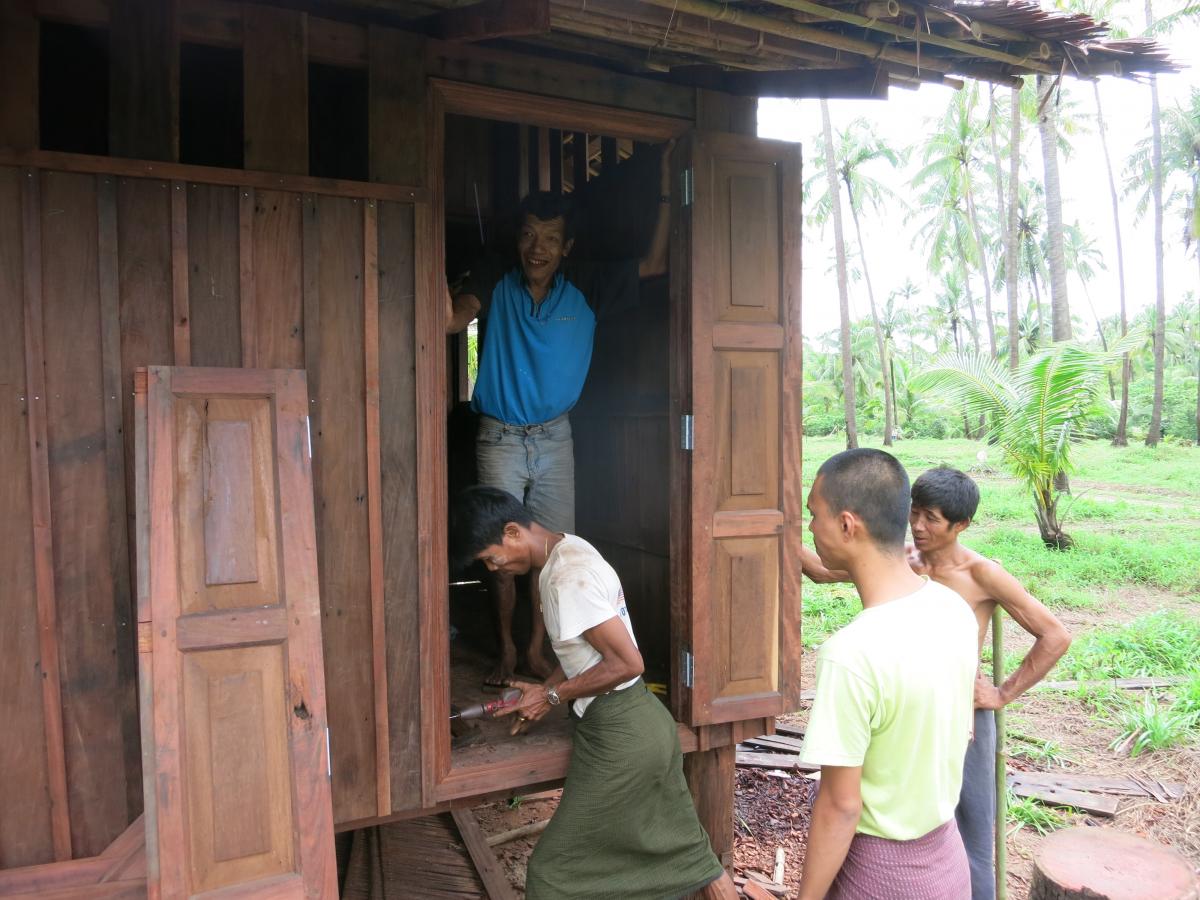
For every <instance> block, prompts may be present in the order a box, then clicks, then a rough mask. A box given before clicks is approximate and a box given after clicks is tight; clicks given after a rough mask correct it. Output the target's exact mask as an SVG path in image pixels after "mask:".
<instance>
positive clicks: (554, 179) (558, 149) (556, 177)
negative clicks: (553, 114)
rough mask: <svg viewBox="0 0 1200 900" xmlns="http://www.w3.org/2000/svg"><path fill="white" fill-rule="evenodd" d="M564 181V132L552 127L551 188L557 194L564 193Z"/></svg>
mask: <svg viewBox="0 0 1200 900" xmlns="http://www.w3.org/2000/svg"><path fill="white" fill-rule="evenodd" d="M562 182H563V133H562V132H561V131H560V130H559V129H557V128H551V129H550V190H551V191H553V192H554V193H556V194H561V193H562Z"/></svg>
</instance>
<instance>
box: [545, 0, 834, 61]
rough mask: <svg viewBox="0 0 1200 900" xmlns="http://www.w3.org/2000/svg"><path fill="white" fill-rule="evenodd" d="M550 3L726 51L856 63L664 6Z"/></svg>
mask: <svg viewBox="0 0 1200 900" xmlns="http://www.w3.org/2000/svg"><path fill="white" fill-rule="evenodd" d="M554 5H555V6H557V7H560V8H562V9H563V10H564V11H570V14H572V15H574V14H575V11H579V12H585V11H586V12H589V13H593V14H600V15H604V16H607V17H610V18H613V19H617V20H620V22H621V24H622V25H624V23H625V22H627V21H628V22H637V23H639V24H641V25H644V26H648V27H649V28H652V29H654V32H650V33H656V34H658V35H659V36H660V37H662V38H663V39H664V40H671V39H672V38H674V37H675V36H676V35H682V36H686V39H687V40H688V41H689V42H695V43H696V44H697V45H698V46H705V47H711V48H713V49H718V50H726V51H731V50H737V51H740V52H747V51H753V52H755V53H760V52H765V53H769V54H773V55H775V56H785V57H791V58H793V59H798V60H801V61H803V62H805V63H815V64H816V67H819V68H822V69H836V68H851V67H853V66H854V65H856V63H848V62H842V61H840V60H839V59H838V55H837V53H835V52H834V51H832V50H830V49H828V48H826V47H813V46H811V45H807V44H798V43H796V42H794V41H784V40H783V39H780V38H778V36H776V35H764V34H763V33H762V32H750V31H746V30H745V29H743V28H735V27H731V26H727V25H720V24H716V23H713V22H709V21H704V22H703V25H701V24H700V23H699V22H698V21H697V20H696V18H695V17H693V16H687V15H684V14H674V15H672V14H669V13H667V12H666V11H665V10H660V9H658V8H656V7H648V6H646V5H645V4H644V3H635V2H629V0H554ZM768 38H769V39H768Z"/></svg>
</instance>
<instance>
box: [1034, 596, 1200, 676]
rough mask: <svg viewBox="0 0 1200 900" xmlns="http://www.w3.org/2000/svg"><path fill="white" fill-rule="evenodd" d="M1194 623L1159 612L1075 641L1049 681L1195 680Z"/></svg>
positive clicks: (1198, 623) (1198, 641)
mask: <svg viewBox="0 0 1200 900" xmlns="http://www.w3.org/2000/svg"><path fill="white" fill-rule="evenodd" d="M1198 646H1200V620H1198V619H1197V618H1196V617H1194V616H1187V615H1184V614H1183V613H1181V612H1179V611H1177V610H1159V611H1158V612H1154V613H1150V614H1149V615H1146V616H1142V617H1141V618H1139V619H1135V620H1134V621H1132V622H1130V623H1129V624H1127V625H1123V626H1121V627H1119V628H1103V629H1097V630H1095V631H1091V632H1089V633H1087V634H1084V635H1082V636H1080V637H1078V638H1077V639H1076V640H1075V642H1074V643H1073V644H1072V645H1071V649H1070V650H1068V651H1067V653H1066V655H1065V656H1064V657H1063V658H1062V659H1061V660H1059V663H1058V666H1057V667H1056V668H1055V669H1054V672H1053V673H1052V677H1054V678H1061V679H1072V678H1077V679H1079V680H1081V681H1095V680H1098V679H1102V678H1155V677H1166V676H1171V675H1192V674H1200V659H1198V658H1197V653H1196V648H1197V647H1198Z"/></svg>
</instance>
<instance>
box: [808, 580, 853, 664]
mask: <svg viewBox="0 0 1200 900" xmlns="http://www.w3.org/2000/svg"><path fill="white" fill-rule="evenodd" d="M860 612H862V601H860V600H859V599H858V593H857V592H856V591H855V590H854V585H851V584H812V583H805V585H804V624H803V628H802V630H801V640H802V643H803V644H804V648H805V649H806V650H812V649H814V648H816V647H819V646H820V645H821V644H823V643H824V642H825V639H826V638H828V637H829V636H830V635H831V634H833V633H834V632H835V631H837V630H838V629H839V628H841V627H842V626H843V625H845V624H847V623H848V622H849V621H850V620H851V619H853V618H854V617H855V616H856V615H858V614H859V613H860Z"/></svg>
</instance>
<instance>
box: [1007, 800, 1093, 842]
mask: <svg viewBox="0 0 1200 900" xmlns="http://www.w3.org/2000/svg"><path fill="white" fill-rule="evenodd" d="M1067 811H1068V812H1070V813H1075V812H1076V810H1074V809H1070V808H1068V810H1067ZM1008 821H1009V823H1010V824H1014V825H1016V827H1015V828H1014V829H1013V830H1012V831H1010V832H1009V835H1010V836H1011V835H1013V834H1014V833H1016V832H1017V831H1019V830H1020V829H1022V828H1032V829H1033V830H1034V831H1036V832H1037V833H1038V834H1041V835H1045V834H1049V833H1050V832H1052V831H1055V830H1057V829H1059V828H1065V827H1067V825H1068V824H1070V823H1069V822H1068V821H1067V820H1066V819H1064V818H1063V817H1062V816H1060V815H1059V814H1058V813H1056V812H1055V811H1054V810H1052V809H1050V808H1049V807H1046V806H1042V804H1040V803H1038V802H1037V801H1036V800H1034V799H1033V798H1032V797H1017V795H1016V794H1014V793H1013V792H1012V791H1011V790H1010V791H1009V792H1008Z"/></svg>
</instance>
